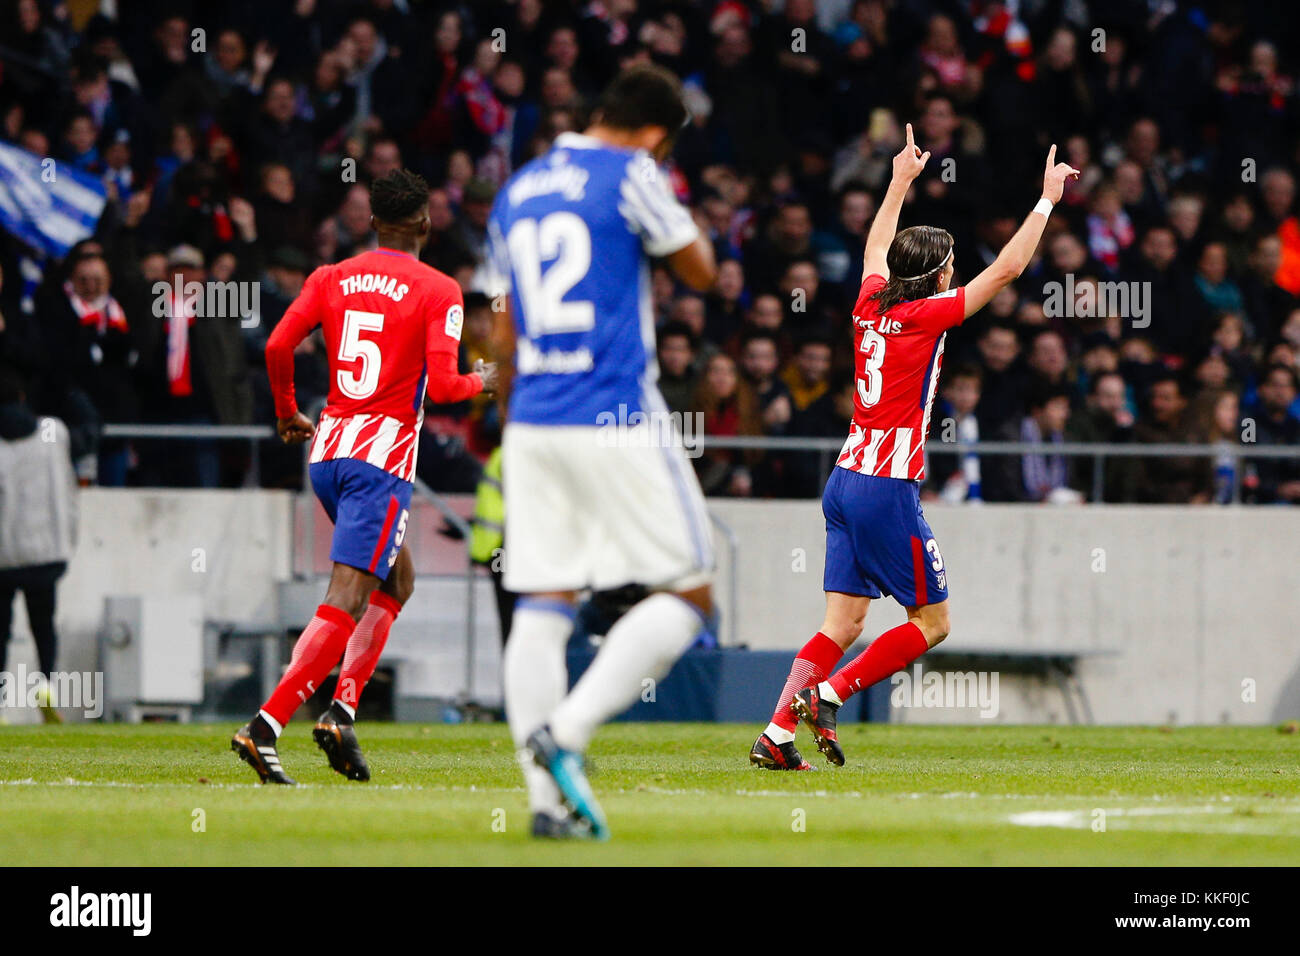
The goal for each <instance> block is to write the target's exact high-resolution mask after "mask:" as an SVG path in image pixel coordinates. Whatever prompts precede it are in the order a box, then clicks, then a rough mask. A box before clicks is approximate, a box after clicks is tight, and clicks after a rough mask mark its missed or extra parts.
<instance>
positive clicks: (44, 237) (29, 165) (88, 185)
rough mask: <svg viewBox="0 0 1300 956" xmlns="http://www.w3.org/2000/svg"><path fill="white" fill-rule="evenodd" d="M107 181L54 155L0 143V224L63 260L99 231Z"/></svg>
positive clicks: (0, 226)
mask: <svg viewBox="0 0 1300 956" xmlns="http://www.w3.org/2000/svg"><path fill="white" fill-rule="evenodd" d="M105 202H107V199H106V196H105V192H104V185H103V183H101V182H100V181H99V180H98V179H96V178H95V177H94V176H89V175H87V174H86V173H83V172H81V170H79V169H75V168H73V167H72V166H69V165H68V164H67V163H61V162H58V161H56V160H53V159H43V158H42V157H40V156H37V155H36V154H35V153H29V152H28V151H27V150H25V149H21V148H19V147H17V146H11V145H9V144H8V143H0V228H3V229H4V230H5V231H7V232H9V233H12V234H13V235H15V236H17V237H18V238H19V239H21V240H22V241H23V242H25V243H27V244H28V245H29V246H31V247H32V248H33V249H35V250H37V251H38V252H42V253H44V254H45V255H46V256H52V257H53V258H55V259H61V258H63V256H64V255H66V254H67V252H68V250H69V249H70V248H72V246H73V245H74V244H76V243H77V242H80V241H81V240H82V239H85V238H86V237H87V236H89V235H91V234H92V233H93V232H94V231H95V224H96V223H98V222H99V216H100V214H101V213H102V212H103V211H104V204H105Z"/></svg>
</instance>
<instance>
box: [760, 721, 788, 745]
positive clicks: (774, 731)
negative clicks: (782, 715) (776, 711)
mask: <svg viewBox="0 0 1300 956" xmlns="http://www.w3.org/2000/svg"><path fill="white" fill-rule="evenodd" d="M763 733H765V734H767V736H768V739H769V740H771V741H772V743H774V744H788V743H789V742H790V741H792V740H794V731H793V730H786V729H785V728H784V727H781V726H779V725H777V724H768V725H767V730H765V731H763Z"/></svg>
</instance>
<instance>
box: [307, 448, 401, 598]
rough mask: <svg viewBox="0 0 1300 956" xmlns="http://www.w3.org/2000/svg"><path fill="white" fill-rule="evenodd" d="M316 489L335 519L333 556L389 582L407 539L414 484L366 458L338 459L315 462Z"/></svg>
mask: <svg viewBox="0 0 1300 956" xmlns="http://www.w3.org/2000/svg"><path fill="white" fill-rule="evenodd" d="M311 487H312V490H313V491H315V492H316V497H317V498H319V499H320V503H321V504H322V505H323V506H324V507H325V513H326V514H328V515H329V516H330V521H333V522H334V543H333V544H332V545H331V546H330V560H331V561H334V562H336V563H337V564H346V565H348V566H349V567H352V568H357V569H358V570H361V571H368V572H370V573H371V574H373V575H374V576H375V577H377V578H379V579H380V580H381V581H382V580H385V579H386V578H387V577H388V569H389V568H391V567H392V566H393V563H394V562H395V561H397V552H398V551H400V550H401V549H402V540H403V539H404V538H405V537H406V520H407V518H408V517H409V515H410V508H411V483H410V482H409V481H403V480H402V479H401V478H398V477H397V476H396V475H390V474H389V473H388V472H386V471H384V470H383V469H382V468H376V467H375V466H374V465H371V464H368V463H367V462H364V461H357V460H356V459H354V458H335V459H333V460H332V461H318V462H316V463H315V464H313V465H312V466H311Z"/></svg>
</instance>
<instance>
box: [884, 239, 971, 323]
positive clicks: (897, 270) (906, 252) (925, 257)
mask: <svg viewBox="0 0 1300 956" xmlns="http://www.w3.org/2000/svg"><path fill="white" fill-rule="evenodd" d="M952 249H953V238H952V233H950V232H948V230H946V229H939V228H936V227H935V226H909V227H908V228H907V229H904V230H903V231H902V232H900V233H899V234H898V235H896V236H894V241H893V242H891V243H890V244H889V252H888V253H887V254H886V256H885V264H886V265H887V266H888V267H889V281H887V282H886V283H885V285H884V287H883V288H881V289H879V290H878V291H877V292H875V293H874V294H873V295H872V296H871V300H872V301H873V302H875V303H876V311H877V312H879V313H880V314H881V315H884V314H885V312H887V311H888V310H889V309H892V308H893V307H894V306H896V305H898V304H899V303H900V302H911V301H912V300H914V299H924V298H927V297H929V296H932V295H934V294H935V293H936V292H938V291H939V279H940V277H941V276H942V275H943V266H944V265H946V264H947V262H948V258H949V256H950V255H951V254H952Z"/></svg>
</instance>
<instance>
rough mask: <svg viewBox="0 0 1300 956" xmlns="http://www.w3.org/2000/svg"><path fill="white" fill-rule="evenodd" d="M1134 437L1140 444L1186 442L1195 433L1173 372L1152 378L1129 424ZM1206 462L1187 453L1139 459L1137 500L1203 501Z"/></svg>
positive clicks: (1209, 489) (1209, 476)
mask: <svg viewBox="0 0 1300 956" xmlns="http://www.w3.org/2000/svg"><path fill="white" fill-rule="evenodd" d="M1133 437H1134V440H1135V441H1137V442H1140V443H1143V444H1166V443H1178V442H1190V441H1192V440H1194V438H1195V433H1194V430H1193V427H1192V423H1191V422H1190V421H1189V416H1188V413H1187V397H1186V394H1185V392H1184V389H1183V384H1182V382H1181V381H1180V380H1179V378H1178V376H1177V375H1174V374H1173V373H1172V372H1168V373H1165V374H1163V375H1161V376H1159V377H1158V378H1156V379H1155V380H1154V381H1153V382H1152V383H1151V386H1150V389H1149V391H1148V393H1147V408H1146V413H1145V414H1144V415H1143V416H1142V417H1141V418H1140V419H1139V420H1138V422H1137V424H1136V425H1135V426H1134V427H1133ZM1213 489H1214V483H1213V473H1212V470H1211V465H1210V462H1209V461H1208V460H1207V459H1205V458H1197V457H1194V456H1191V455H1188V456H1186V457H1183V456H1172V457H1159V458H1140V459H1138V463H1137V477H1136V487H1135V492H1136V496H1137V500H1138V501H1141V502H1149V503H1155V504H1206V503H1207V502H1209V501H1210V500H1211V495H1212V493H1213Z"/></svg>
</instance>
